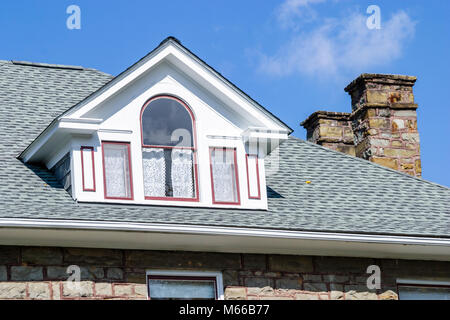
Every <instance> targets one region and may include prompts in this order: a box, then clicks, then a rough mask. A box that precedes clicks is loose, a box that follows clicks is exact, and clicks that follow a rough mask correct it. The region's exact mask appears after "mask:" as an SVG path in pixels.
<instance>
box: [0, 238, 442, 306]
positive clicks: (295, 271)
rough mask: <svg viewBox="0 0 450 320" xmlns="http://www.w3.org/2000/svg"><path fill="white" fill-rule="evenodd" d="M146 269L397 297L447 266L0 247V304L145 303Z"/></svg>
mask: <svg viewBox="0 0 450 320" xmlns="http://www.w3.org/2000/svg"><path fill="white" fill-rule="evenodd" d="M70 265H78V266H79V267H80V268H81V282H80V287H79V289H80V290H79V291H77V290H71V288H70V287H69V285H68V283H67V282H66V280H67V278H68V276H69V275H68V274H67V273H66V270H67V267H68V266H70ZM369 265H378V266H379V267H380V268H381V289H380V290H368V289H367V287H366V281H367V278H368V276H369V274H367V273H366V270H367V267H368V266H369ZM148 269H170V270H177V269H178V270H198V271H201V270H205V271H206V270H208V271H221V272H222V274H223V281H224V287H225V296H226V298H227V299H396V298H397V295H396V290H397V288H396V279H398V278H403V279H404V278H407V279H422V280H440V281H449V280H450V262H433V261H415V260H389V259H365V258H343V257H315V256H295V255H264V254H239V253H211V252H209V253H208V252H183V251H140V250H111V249H84V248H50V247H11V246H0V299H146V298H147V288H146V270H148Z"/></svg>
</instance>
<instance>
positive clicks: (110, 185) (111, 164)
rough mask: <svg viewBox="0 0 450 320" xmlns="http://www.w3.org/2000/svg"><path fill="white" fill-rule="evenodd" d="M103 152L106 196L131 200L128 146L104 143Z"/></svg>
mask: <svg viewBox="0 0 450 320" xmlns="http://www.w3.org/2000/svg"><path fill="white" fill-rule="evenodd" d="M103 152H104V154H103V157H104V163H105V168H104V172H105V187H106V190H105V191H106V193H105V194H106V196H107V197H111V198H131V183H130V164H129V162H128V161H129V159H128V145H126V144H113V143H104V144H103Z"/></svg>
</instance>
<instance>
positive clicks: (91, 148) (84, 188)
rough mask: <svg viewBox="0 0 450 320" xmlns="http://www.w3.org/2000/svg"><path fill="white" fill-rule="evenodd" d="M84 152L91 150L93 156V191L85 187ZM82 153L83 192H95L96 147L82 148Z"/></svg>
mask: <svg viewBox="0 0 450 320" xmlns="http://www.w3.org/2000/svg"><path fill="white" fill-rule="evenodd" d="M83 150H90V152H91V155H92V179H93V182H94V184H93V188H92V189H88V188H86V187H85V182H84V180H85V179H84V157H83ZM80 152H81V176H82V180H83V191H93V192H95V189H96V188H95V163H94V147H87V146H81V148H80Z"/></svg>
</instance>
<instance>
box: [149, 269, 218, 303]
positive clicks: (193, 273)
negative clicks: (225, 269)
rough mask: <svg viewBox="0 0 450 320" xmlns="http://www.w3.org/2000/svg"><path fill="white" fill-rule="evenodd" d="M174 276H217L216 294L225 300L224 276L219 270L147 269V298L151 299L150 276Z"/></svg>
mask: <svg viewBox="0 0 450 320" xmlns="http://www.w3.org/2000/svg"><path fill="white" fill-rule="evenodd" d="M152 275H153V276H172V277H174V276H175V277H181V278H182V277H186V278H189V277H212V278H214V277H215V278H216V295H217V300H224V291H223V276H222V272H219V271H182V270H181V271H180V270H147V271H146V276H145V282H146V284H147V299H150V297H149V295H148V292H149V286H150V283H149V282H148V277H149V276H152Z"/></svg>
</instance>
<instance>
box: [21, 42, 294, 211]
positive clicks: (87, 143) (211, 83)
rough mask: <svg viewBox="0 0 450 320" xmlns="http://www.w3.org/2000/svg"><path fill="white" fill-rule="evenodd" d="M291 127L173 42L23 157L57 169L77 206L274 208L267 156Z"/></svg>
mask: <svg viewBox="0 0 450 320" xmlns="http://www.w3.org/2000/svg"><path fill="white" fill-rule="evenodd" d="M291 132H292V130H291V129H290V128H289V127H288V126H287V125H285V124H284V123H283V122H281V121H280V120H279V119H277V118H276V117H275V116H273V115H272V114H271V113H270V112H268V111H267V110H266V109H264V108H263V107H262V106H260V105H259V104H258V103H257V102H255V101H254V100H252V99H251V98H250V97H249V96H247V95H246V94H245V93H243V92H242V91H241V90H239V89H238V88H237V87H236V86H234V85H233V84H232V83H230V82H229V81H228V80H226V79H225V78H224V77H223V76H221V75H220V74H219V73H217V72H216V71H215V70H214V69H212V68H211V67H210V66H208V65H207V64H206V63H204V62H203V61H202V60H201V59H199V58H198V57H197V56H195V55H194V54H193V53H192V52H190V51H189V50H188V49H186V48H185V47H184V46H182V45H181V44H180V43H179V41H178V40H176V39H174V38H167V39H166V40H164V41H163V42H162V43H161V44H160V45H159V46H158V47H157V48H156V49H155V50H153V51H152V52H150V53H149V54H148V55H147V56H145V57H144V58H142V59H141V60H139V61H138V62H137V63H135V64H134V65H133V66H131V67H130V68H128V69H127V70H125V71H124V72H123V73H121V74H120V75H118V76H117V77H115V78H114V79H113V80H111V81H110V82H109V83H107V84H106V85H105V86H103V87H102V88H101V89H99V90H98V91H96V92H95V93H93V94H92V95H90V96H88V97H87V98H85V99H84V100H82V101H81V102H79V103H78V104H76V105H75V106H73V107H72V108H71V109H69V110H68V111H66V112H65V113H64V114H62V115H61V116H59V117H58V118H57V119H55V120H54V121H53V122H52V123H51V124H50V125H49V126H48V127H47V129H45V130H44V131H43V132H42V133H41V135H39V137H38V138H37V139H36V140H35V141H33V143H32V144H31V145H29V146H28V147H27V149H26V150H24V151H23V152H22V154H21V155H20V158H21V159H22V160H23V161H24V162H25V163H39V164H42V165H45V166H46V167H47V168H48V169H49V170H52V171H53V172H55V175H56V176H57V177H58V179H60V180H61V181H62V183H63V184H64V185H65V188H66V189H67V190H68V192H69V193H70V194H71V196H72V197H73V198H74V199H75V200H77V201H78V202H96V203H102V202H104V203H105V202H106V203H120V204H137V205H158V206H194V207H221V208H240V209H267V194H266V171H265V166H264V159H265V157H266V156H267V155H268V154H270V153H272V152H274V151H275V150H276V149H277V148H278V146H279V145H280V144H281V143H283V141H285V140H286V139H287V138H288V135H289V134H290V133H291Z"/></svg>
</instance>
